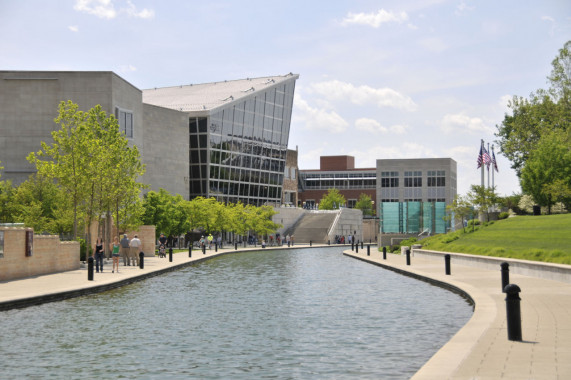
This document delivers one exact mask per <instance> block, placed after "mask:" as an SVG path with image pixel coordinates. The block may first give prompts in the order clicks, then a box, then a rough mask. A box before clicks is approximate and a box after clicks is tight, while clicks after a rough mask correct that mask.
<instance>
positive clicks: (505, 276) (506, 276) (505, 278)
mask: <svg viewBox="0 0 571 380" xmlns="http://www.w3.org/2000/svg"><path fill="white" fill-rule="evenodd" d="M500 267H501V268H502V269H501V271H502V293H505V292H506V286H508V284H509V283H510V264H509V263H506V262H503V263H501V264H500Z"/></svg>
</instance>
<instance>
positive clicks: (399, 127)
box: [389, 124, 408, 135]
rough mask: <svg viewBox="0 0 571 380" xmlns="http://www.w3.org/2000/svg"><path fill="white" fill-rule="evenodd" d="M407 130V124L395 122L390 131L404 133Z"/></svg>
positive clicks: (398, 133) (397, 133) (396, 133)
mask: <svg viewBox="0 0 571 380" xmlns="http://www.w3.org/2000/svg"><path fill="white" fill-rule="evenodd" d="M407 130H408V127H407V126H406V125H399V124H395V125H391V126H390V127H389V131H390V132H391V133H394V134H395V135H403V134H405V133H406V131H407Z"/></svg>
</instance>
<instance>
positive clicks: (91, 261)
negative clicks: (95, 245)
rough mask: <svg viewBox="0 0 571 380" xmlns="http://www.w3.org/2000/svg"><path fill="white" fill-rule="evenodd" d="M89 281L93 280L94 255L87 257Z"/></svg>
mask: <svg viewBox="0 0 571 380" xmlns="http://www.w3.org/2000/svg"><path fill="white" fill-rule="evenodd" d="M87 281H93V257H90V258H88V259H87Z"/></svg>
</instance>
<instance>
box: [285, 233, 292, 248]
mask: <svg viewBox="0 0 571 380" xmlns="http://www.w3.org/2000/svg"><path fill="white" fill-rule="evenodd" d="M286 243H287V246H288V247H289V245H290V243H291V236H289V234H287V235H286Z"/></svg>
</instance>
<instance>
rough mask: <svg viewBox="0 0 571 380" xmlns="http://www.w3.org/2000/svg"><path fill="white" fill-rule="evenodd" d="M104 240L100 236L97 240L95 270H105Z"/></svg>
mask: <svg viewBox="0 0 571 380" xmlns="http://www.w3.org/2000/svg"><path fill="white" fill-rule="evenodd" d="M104 254H105V253H104V252H103V242H102V241H101V238H100V237H98V238H97V241H96V242H95V271H96V272H97V273H99V270H101V272H103V255H104Z"/></svg>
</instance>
